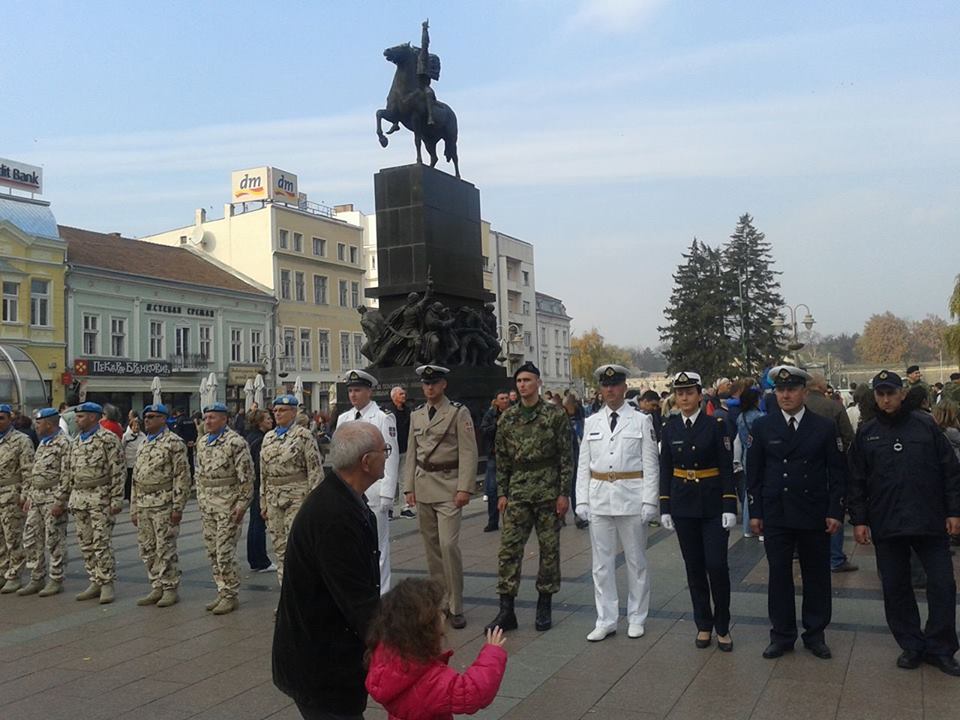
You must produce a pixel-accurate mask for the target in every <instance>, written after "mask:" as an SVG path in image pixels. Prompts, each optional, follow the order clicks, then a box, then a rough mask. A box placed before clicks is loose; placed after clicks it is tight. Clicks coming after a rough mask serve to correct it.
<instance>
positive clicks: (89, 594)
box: [77, 582, 100, 600]
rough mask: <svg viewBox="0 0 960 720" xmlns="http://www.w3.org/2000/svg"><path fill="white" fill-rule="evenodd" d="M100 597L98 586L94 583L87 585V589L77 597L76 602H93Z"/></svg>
mask: <svg viewBox="0 0 960 720" xmlns="http://www.w3.org/2000/svg"><path fill="white" fill-rule="evenodd" d="M98 597H100V586H99V585H97V584H96V583H93V582H92V583H90V584H89V585H87V589H86V590H84V591H83V592H82V593H80V594H79V595H77V600H93V599H94V598H98Z"/></svg>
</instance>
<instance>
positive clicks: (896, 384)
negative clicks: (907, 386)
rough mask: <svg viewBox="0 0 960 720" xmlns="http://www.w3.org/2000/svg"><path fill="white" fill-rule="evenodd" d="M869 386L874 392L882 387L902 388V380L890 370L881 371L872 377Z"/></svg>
mask: <svg viewBox="0 0 960 720" xmlns="http://www.w3.org/2000/svg"><path fill="white" fill-rule="evenodd" d="M870 386H871V387H872V388H873V389H874V390H876V389H877V388H882V387H888V388H902V387H903V378H901V377H900V376H899V375H897V374H896V373H895V372H893V371H892V370H881V371H880V372H878V373H877V374H876V375H874V376H873V380H871V381H870Z"/></svg>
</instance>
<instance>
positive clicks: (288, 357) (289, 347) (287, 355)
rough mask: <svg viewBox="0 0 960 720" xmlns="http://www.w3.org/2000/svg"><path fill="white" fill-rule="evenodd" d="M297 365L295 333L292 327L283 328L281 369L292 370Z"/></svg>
mask: <svg viewBox="0 0 960 720" xmlns="http://www.w3.org/2000/svg"><path fill="white" fill-rule="evenodd" d="M296 367H297V334H296V333H295V332H294V330H293V328H284V329H283V359H282V361H281V362H280V369H281V370H284V369H286V370H293V369H294V368H296Z"/></svg>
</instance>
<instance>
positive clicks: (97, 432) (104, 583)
mask: <svg viewBox="0 0 960 720" xmlns="http://www.w3.org/2000/svg"><path fill="white" fill-rule="evenodd" d="M101 415H103V408H102V407H100V406H99V405H98V404H97V403H93V402H85V403H83V404H81V405H78V406H77V410H76V420H77V428H78V430H79V433H78V435H77V438H76V439H75V440H74V441H73V444H72V445H71V446H70V457H69V461H68V462H69V466H68V470H67V477H68V478H69V480H68V484H69V488H70V512H71V513H73V521H74V524H75V525H76V526H77V539H78V541H79V544H80V552H81V553H83V565H84V568H85V569H86V571H87V576H88V577H89V578H90V585H89V586H88V587H87V589H86V590H84V591H83V592H82V593H80V594H79V595H77V600H92V599H94V598H97V597H99V598H100V603H101V604H104V605H106V604H107V603H112V602H113V599H114V591H113V583H114V582H115V581H116V579H117V573H116V563H115V562H114V559H113V544H112V542H113V526H114V523H115V522H116V516H117V514H118V513H119V512H120V510H121V509H123V485H124V480H125V479H126V476H127V469H126V466H125V463H124V461H123V449H122V447H121V445H120V439H119V438H118V437H117V436H116V435H114V434H113V433H112V432H110V431H109V430H106V429H104V428H102V427H100V416H101Z"/></svg>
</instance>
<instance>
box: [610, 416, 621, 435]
mask: <svg viewBox="0 0 960 720" xmlns="http://www.w3.org/2000/svg"><path fill="white" fill-rule="evenodd" d="M618 417H620V416H619V415H617V414H616V413H610V432H613V431H614V429H616V427H617V418H618Z"/></svg>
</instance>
